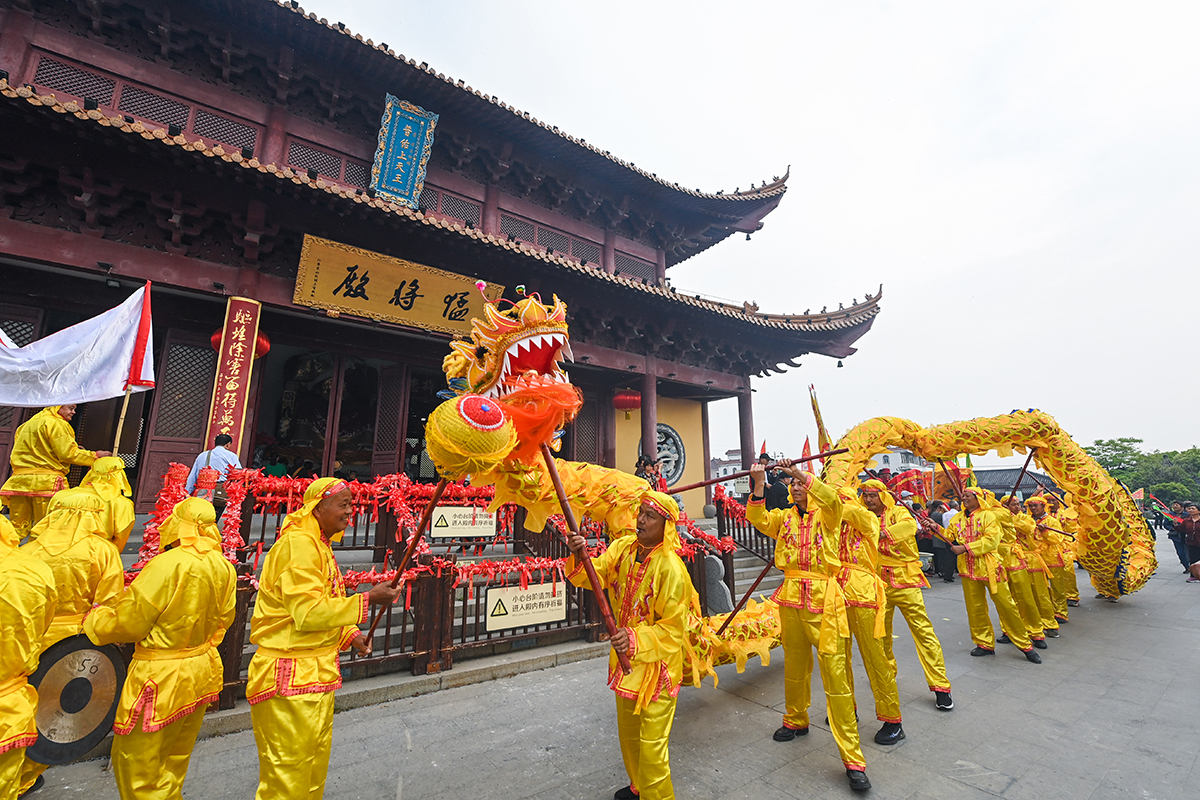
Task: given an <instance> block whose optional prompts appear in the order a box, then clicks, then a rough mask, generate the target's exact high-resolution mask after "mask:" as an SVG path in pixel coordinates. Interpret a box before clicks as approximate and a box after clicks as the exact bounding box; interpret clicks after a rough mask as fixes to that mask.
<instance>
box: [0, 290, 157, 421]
mask: <svg viewBox="0 0 1200 800" xmlns="http://www.w3.org/2000/svg"><path fill="white" fill-rule="evenodd" d="M152 343H153V335H152V331H151V326H150V282H149V281H147V282H146V285H145V286H143V287H142V288H141V289H138V290H137V291H136V292H134V293H133V294H132V295H131V296H130V297H129V299H128V300H126V301H125V302H124V303H122V304H121V305H119V306H117V307H116V308H114V309H111V310H109V311H105V312H104V313H103V314H101V315H99V316H96V317H92V318H91V319H88V320H84V321H83V322H80V323H79V324H78V325H72V326H71V327H69V328H65V329H63V330H61V331H59V332H58V333H52V334H50V335H49V336H46V337H45V338H42V339H38V340H37V341H36V342H34V343H32V344H28V345H26V346H25V347H7V346H4V347H0V406H22V407H28V408H41V407H44V406H63V405H69V404H71V403H88V402H91V401H93V400H107V399H108V398H110V397H120V396H121V395H123V394H125V389H126V387H129V389H130V390H131V391H134V392H144V391H146V390H147V389H153V388H154V349H153V346H152Z"/></svg>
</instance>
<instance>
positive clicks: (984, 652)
mask: <svg viewBox="0 0 1200 800" xmlns="http://www.w3.org/2000/svg"><path fill="white" fill-rule="evenodd" d="M971 655H973V656H976V657H978V656H994V655H996V651H995V650H988V649H987V648H986V647H976V648H975V649H974V650H972V651H971Z"/></svg>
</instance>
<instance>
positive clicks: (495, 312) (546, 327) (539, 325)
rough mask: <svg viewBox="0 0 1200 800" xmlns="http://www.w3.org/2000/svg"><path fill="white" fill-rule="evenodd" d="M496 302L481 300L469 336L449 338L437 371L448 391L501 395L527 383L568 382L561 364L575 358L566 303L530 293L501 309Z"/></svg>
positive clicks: (494, 396) (489, 395)
mask: <svg viewBox="0 0 1200 800" xmlns="http://www.w3.org/2000/svg"><path fill="white" fill-rule="evenodd" d="M503 302H507V301H503ZM498 306H499V303H487V304H485V305H484V316H485V318H484V319H479V318H475V319H474V320H472V322H471V338H470V339H467V340H465V341H456V342H451V343H450V348H451V350H450V355H448V356H446V358H445V359H443V360H442V370H443V371H444V372H445V373H446V382H447V384H449V386H450V389H451V391H452V392H453V393H454V394H464V393H467V392H469V393H471V394H478V395H482V396H484V397H493V398H496V399H501V398H503V397H505V396H506V395H508V394H509V393H510V392H512V391H513V390H515V389H517V388H520V387H521V386H523V385H524V386H528V385H529V384H530V383H531V382H534V383H544V382H547V381H549V382H554V383H562V384H569V383H570V379H569V378H568V377H567V373H566V372H564V371H563V369H562V367H561V362H563V361H574V360H575V357H574V355H572V353H571V341H570V336H569V335H568V333H567V304H566V303H564V302H563V301H562V300H559V299H558V296H557V295H555V296H554V303H553V304H552V305H543V304H542V302H541V298H540V297H539V296H538V295H537V294H536V293H534V294H532V295H530V296H528V297H526V298H525V299H524V300H521V301H519V302H517V303H513V304H512V305H511V306H510V307H509V308H506V309H504V310H501V309H500V308H499V307H498Z"/></svg>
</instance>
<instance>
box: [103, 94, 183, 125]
mask: <svg viewBox="0 0 1200 800" xmlns="http://www.w3.org/2000/svg"><path fill="white" fill-rule="evenodd" d="M118 108H119V109H120V110H121V111H124V112H125V113H126V114H133V115H134V116H135V117H141V118H142V119H148V120H150V121H152V122H157V123H159V124H160V125H178V126H179V127H180V128H185V127H187V122H188V117H189V116H190V115H191V112H192V109H191V107H190V106H188V105H186V104H185V103H181V102H179V101H178V100H172V99H171V98H169V97H163V96H162V95H159V94H154V93H153V92H147V91H146V90H145V89H139V88H138V87H136V86H130V85H129V84H125V85H124V86H123V87H122V88H121V103H120V105H119V106H118Z"/></svg>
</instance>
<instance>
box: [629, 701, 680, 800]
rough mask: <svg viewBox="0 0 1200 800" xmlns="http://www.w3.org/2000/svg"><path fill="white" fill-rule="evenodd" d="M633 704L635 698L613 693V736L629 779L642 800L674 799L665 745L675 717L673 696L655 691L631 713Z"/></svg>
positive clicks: (635, 705)
mask: <svg viewBox="0 0 1200 800" xmlns="http://www.w3.org/2000/svg"><path fill="white" fill-rule="evenodd" d="M635 708H637V700H630V699H628V698H625V697H621V696H620V695H617V736H618V738H619V739H620V740H621V758H622V759H623V760H624V761H625V771H626V772H627V773H629V783H630V785H631V786H633V787H634V788H635V789H637V791H638V792H639V794H640V795H641V797H642V798H643V800H674V798H675V789H674V787H673V786H672V785H671V759H670V755H669V754H668V752H667V745H668V744H669V742H670V738H671V723H672V722H674V721H675V698H674V697H668V696H667V695H665V694H663V695H659V698H658V699H657V700H655V701H654V702H653V703H650V704H649V705H647V706H646V707H645V708H643V709H642V713H641V714H635V713H633V710H634V709H635Z"/></svg>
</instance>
